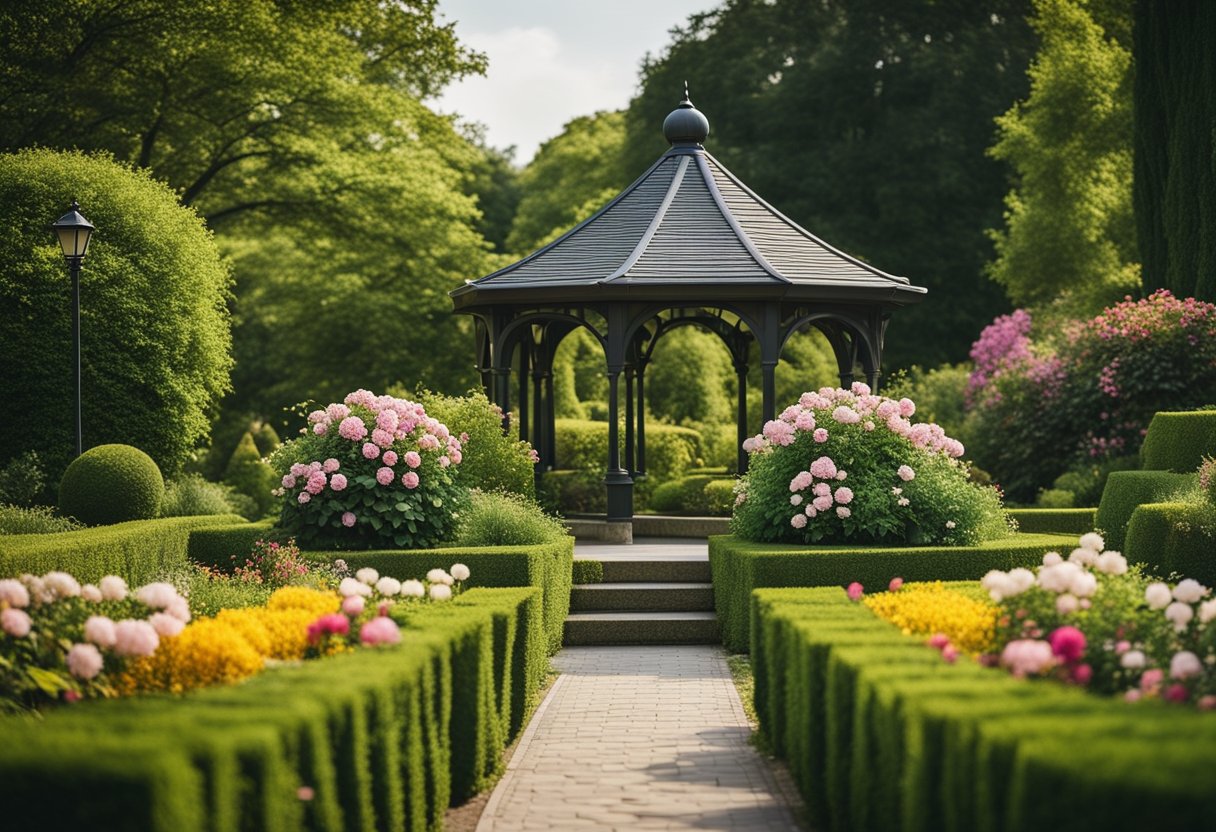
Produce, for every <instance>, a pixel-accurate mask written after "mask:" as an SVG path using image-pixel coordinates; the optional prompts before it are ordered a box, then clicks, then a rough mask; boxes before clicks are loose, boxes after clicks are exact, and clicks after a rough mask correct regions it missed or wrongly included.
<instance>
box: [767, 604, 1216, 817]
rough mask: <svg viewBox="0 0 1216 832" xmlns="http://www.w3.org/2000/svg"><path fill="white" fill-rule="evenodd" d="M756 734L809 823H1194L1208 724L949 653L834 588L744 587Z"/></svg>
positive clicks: (1204, 813)
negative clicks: (784, 772)
mask: <svg viewBox="0 0 1216 832" xmlns="http://www.w3.org/2000/svg"><path fill="white" fill-rule="evenodd" d="M752 614H753V615H754V616H755V617H756V620H757V622H758V623H757V626H756V628H755V630H754V633H755V635H754V638H753V656H752V667H753V671H754V673H755V681H756V711H757V716H758V718H759V721H760V728H761V731H762V733H763V736H764V738H765V739H766V740H767V741H768V743H769V745H770V746H771V747H772V748H773V749H774V750H775V752H776V753H777V754H778V755H779V756H782V757H785V758H786V759H787V760H788V761H789V764H790V770H791V774H792V775H793V778H794V781H795V783H796V784H797V786H798V788H799V790H800V791H801V792H802V794H803V796H804V798H805V799H806V803H807V810H808V813H809V815H810V819H811V823H812V825H813V826H814V827H815V828H820V829H828V830H834V832H839V831H840V830H907V831H908V832H911V831H912V830H918V832H919V830H925V831H926V832H927V831H928V830H958V831H959V832H961V830H973V829H983V830H1003V832H1023V830H1025V832H1030V830H1038V829H1112V830H1114V829H1139V828H1146V827H1153V828H1174V829H1192V828H1193V829H1200V828H1208V827H1209V826H1210V825H1211V818H1212V817H1213V814H1214V813H1216V792H1214V791H1213V789H1212V788H1211V786H1212V779H1211V778H1212V775H1211V772H1212V771H1213V767H1214V766H1216V723H1213V721H1212V720H1211V719H1207V718H1206V716H1205V715H1204V714H1201V713H1198V712H1196V711H1193V710H1189V709H1185V708H1179V707H1171V706H1167V705H1163V704H1160V703H1150V702H1142V703H1139V704H1137V705H1129V704H1127V703H1124V702H1123V701H1121V700H1117V699H1106V698H1099V697H1096V696H1092V695H1089V694H1086V693H1084V692H1082V691H1080V690H1078V689H1076V688H1069V687H1065V686H1062V685H1058V684H1056V683H1053V682H1049V681H1024V680H1018V679H1014V678H1013V677H1012V676H1009V675H1007V674H1005V673H1002V672H999V671H995V670H990V669H986V668H983V667H981V666H979V665H978V664H977V663H975V662H971V661H960V662H959V663H958V664H955V665H950V664H946V663H945V662H943V661H942V660H941V658H940V656H939V655H938V654H937V653H936V651H933V650H931V649H929V648H927V647H925V646H924V645H923V643H922V642H921V640H920V639H915V638H909V637H906V636H903V635H902V634H901V633H900V632H899V631H898V630H897V629H896V628H895V627H893V626H892V625H890V624H888V623H886V622H884V621H882V620H880V619H878V618H876V617H875V616H873V615H871V614H870V613H869V611H868V610H866V609H865V608H863V607H861V606H860V605H857V604H853V603H851V602H850V601H848V600H847V598H846V596H845V594H844V593H843V592H842V591H841V590H840V589H839V588H834V587H833V588H818V589H803V590H757V591H756V592H755V593H754V595H753V608H752Z"/></svg>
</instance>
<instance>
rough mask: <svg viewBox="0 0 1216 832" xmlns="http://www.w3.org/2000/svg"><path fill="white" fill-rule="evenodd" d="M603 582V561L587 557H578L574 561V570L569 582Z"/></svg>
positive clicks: (576, 583)
mask: <svg viewBox="0 0 1216 832" xmlns="http://www.w3.org/2000/svg"><path fill="white" fill-rule="evenodd" d="M603 582H604V562H603V561H600V560H590V559H588V558H579V559H578V560H576V561H574V572H573V577H572V578H571V583H573V584H575V585H578V584H602V583H603Z"/></svg>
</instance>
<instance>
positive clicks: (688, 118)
mask: <svg viewBox="0 0 1216 832" xmlns="http://www.w3.org/2000/svg"><path fill="white" fill-rule="evenodd" d="M708 135H709V119H707V118H706V117H705V114H704V113H702V112H701V111H700V110H698V109H697V108H696V107H694V106H693V103H692V101H691V100H690V99H689V97H688V82H687V81H685V82H684V100H683V101H681V102H680V103H679V104H678V105H677V106H676V108H675V109H674V110H672V111H671V113H670V114H668V116H667V118H666V119H664V120H663V136H664V137H665V138H666V139H667V141H668V142H670V143H671V145H672V147H675V146H677V145H697V146H698V147H699V146H700V145H701V143H702V142H704V141H705V137H706V136H708Z"/></svg>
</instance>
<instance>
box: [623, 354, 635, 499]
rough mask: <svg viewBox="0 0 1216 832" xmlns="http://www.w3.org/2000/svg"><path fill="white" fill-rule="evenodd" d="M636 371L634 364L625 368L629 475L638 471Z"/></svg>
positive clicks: (626, 457) (626, 463) (626, 464)
mask: <svg viewBox="0 0 1216 832" xmlns="http://www.w3.org/2000/svg"><path fill="white" fill-rule="evenodd" d="M635 377H636V373H635V372H634V369H633V367H632V366H628V367H626V368H625V470H626V471H628V472H629V476H631V477H632V476H633V475H634V474H636V473H637V469H636V468H635V467H634V443H635V442H636V439H637V437H636V435H635V434H634V430H633V424H634V416H635V415H636V414H635V411H634V407H633V384H634V379H635Z"/></svg>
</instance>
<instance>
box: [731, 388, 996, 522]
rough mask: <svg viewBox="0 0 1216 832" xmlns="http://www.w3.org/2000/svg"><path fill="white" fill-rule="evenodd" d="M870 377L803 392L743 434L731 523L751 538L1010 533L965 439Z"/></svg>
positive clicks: (992, 491)
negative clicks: (975, 479)
mask: <svg viewBox="0 0 1216 832" xmlns="http://www.w3.org/2000/svg"><path fill="white" fill-rule="evenodd" d="M915 413H916V405H915V404H914V403H913V402H912V401H911V400H909V399H906V398H905V399H900V400H898V401H897V400H895V399H889V398H886V397H884V396H878V395H874V394H872V393H871V392H870V389H869V387H867V386H866V385H865V384H861V383H856V384H854V385H853V386H852V387H851V388H850V389H848V390H845V389H842V388H830V387H825V388H823V389H821V390H819V391H817V392H810V393H804V394H803V395H802V396H801V397H800V398H799V400H798V402H797V403H796V404H793V405H791V406H790V407H787V408H786V409H785V410H784V411H782V412H781V413H780V415H779V416H778V418H777V419H774V420H773V421H770V422H769V423H767V424H766V425H765V426H764V430H763V431H762V432H761V434H760V435H758V436H755V437H752V438H750V439H748V440H747V441H746V442H744V444H743V447H744V450H746V451H747V452H748V453H749V454H750V456H749V460H748V466H749V467H748V474H747V476H746V477H744V478H743V479H742V480H741V482H740V484H739V487H738V497H737V499H736V504H735V511H734V517H733V520H732V530H733V531H734V533H735V534H737V535H739V536H740V537H743V538H744V539H747V540H756V541H786V542H790V543H815V542H833V541H845V540H855V541H859V542H867V543H885V544H890V545H901V544H906V543H926V544H929V543H933V544H951V545H952V544H959V545H962V544H973V543H978V542H980V541H982V540H988V539H992V538H996V537H1000V536H1004V535H1006V534H1008V533H1009V526H1008V523H1007V521H1006V520H1005V514H1004V510H1003V509H1002V507H1001V500H1000V495H999V494H998V492H997V491H995V490H994V489H992V488H987V487H983V486H980V485H976V484H974V483H972V482H970V481H969V480H968V467H967V464H966V463H965V462H963V461H962V456H963V452H964V449H963V446H962V444H961V443H960V442H958V440H956V439H953V438H951V437H949V436H947V435H946V433H945V431H943V430H942V428H941V427H939V426H938V425H935V424H932V423H925V422H915V421H914V419H913V417H914V415H915Z"/></svg>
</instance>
